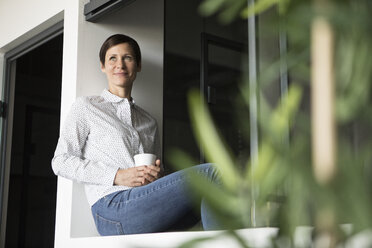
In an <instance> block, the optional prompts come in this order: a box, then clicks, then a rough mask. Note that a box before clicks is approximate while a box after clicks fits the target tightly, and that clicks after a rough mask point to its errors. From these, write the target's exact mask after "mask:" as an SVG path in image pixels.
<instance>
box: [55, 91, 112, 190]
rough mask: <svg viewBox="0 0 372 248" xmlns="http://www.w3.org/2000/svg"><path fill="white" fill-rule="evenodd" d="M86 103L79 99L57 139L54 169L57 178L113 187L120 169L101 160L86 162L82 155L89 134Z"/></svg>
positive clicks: (87, 160)
mask: <svg viewBox="0 0 372 248" xmlns="http://www.w3.org/2000/svg"><path fill="white" fill-rule="evenodd" d="M84 101H85V100H84V99H83V98H79V99H77V100H76V101H75V103H74V104H73V105H72V107H71V110H70V112H69V114H68V116H67V118H66V120H65V122H64V126H63V128H62V130H61V134H60V137H59V139H58V144H57V148H56V151H55V153H54V158H53V159H52V169H53V171H54V173H55V174H56V175H58V176H62V177H65V178H68V179H71V180H76V181H78V182H81V183H89V184H97V185H107V186H112V185H113V184H114V179H115V175H116V172H117V170H118V169H119V168H118V167H117V168H115V167H112V166H107V165H105V164H104V163H103V162H102V161H98V162H97V161H91V160H89V159H85V158H84V157H83V155H82V154H83V149H84V146H85V142H86V140H87V138H88V135H89V122H88V120H87V107H86V103H85V102H84Z"/></svg>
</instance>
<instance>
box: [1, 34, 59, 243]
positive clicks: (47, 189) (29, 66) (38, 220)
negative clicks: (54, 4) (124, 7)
mask: <svg viewBox="0 0 372 248" xmlns="http://www.w3.org/2000/svg"><path fill="white" fill-rule="evenodd" d="M62 49H63V35H62V34H60V35H58V36H56V37H55V38H53V39H51V40H49V41H47V42H45V43H43V44H42V45H40V46H38V47H36V48H35V49H33V50H31V51H29V52H27V53H26V54H24V55H22V56H21V57H19V58H17V59H16V61H15V65H16V71H15V90H14V113H13V131H12V150H11V164H10V180H9V193H8V207H7V221H6V240H5V247H6V248H10V247H38V248H42V247H48V248H49V247H53V246H54V226H55V209H56V208H55V207H56V192H57V190H56V189H57V177H56V176H55V175H54V174H53V171H52V169H51V166H50V161H51V159H52V157H53V153H54V149H55V147H56V142H57V140H58V136H59V123H60V103H61V81H62Z"/></svg>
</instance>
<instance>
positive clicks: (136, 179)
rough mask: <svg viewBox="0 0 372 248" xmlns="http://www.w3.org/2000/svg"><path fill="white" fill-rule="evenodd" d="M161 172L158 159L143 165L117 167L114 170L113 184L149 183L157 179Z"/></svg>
mask: <svg viewBox="0 0 372 248" xmlns="http://www.w3.org/2000/svg"><path fill="white" fill-rule="evenodd" d="M161 174H162V169H161V166H160V160H159V159H158V160H156V162H155V165H143V166H137V167H132V168H129V169H119V170H118V171H117V172H116V175H115V179H114V185H121V186H130V187H138V186H142V185H146V184H149V183H151V182H153V181H155V180H156V179H158V178H159V177H160V176H161Z"/></svg>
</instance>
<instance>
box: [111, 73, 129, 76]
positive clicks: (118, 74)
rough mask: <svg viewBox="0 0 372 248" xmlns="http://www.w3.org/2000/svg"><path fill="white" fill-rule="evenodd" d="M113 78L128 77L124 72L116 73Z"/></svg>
mask: <svg viewBox="0 0 372 248" xmlns="http://www.w3.org/2000/svg"><path fill="white" fill-rule="evenodd" d="M114 75H115V76H124V77H127V76H128V73H126V72H117V73H114Z"/></svg>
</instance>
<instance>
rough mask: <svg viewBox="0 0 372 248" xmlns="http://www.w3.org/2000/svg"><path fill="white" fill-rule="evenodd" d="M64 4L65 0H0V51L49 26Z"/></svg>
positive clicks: (7, 49) (12, 46) (6, 49)
mask: <svg viewBox="0 0 372 248" xmlns="http://www.w3.org/2000/svg"><path fill="white" fill-rule="evenodd" d="M64 6H65V1H59V0H32V1H27V0H11V1H10V0H8V1H7V0H2V1H0V19H1V22H0V30H1V35H0V52H5V51H9V50H10V49H12V48H14V47H16V46H17V45H19V44H20V43H22V42H24V41H26V40H27V39H29V38H31V37H32V36H34V35H35V34H37V33H38V32H40V31H42V30H43V29H45V28H46V27H48V25H49V26H51V25H50V24H51V22H53V17H54V16H55V15H57V14H58V13H60V12H61V11H63V9H64ZM37 31H38V32H37Z"/></svg>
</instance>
